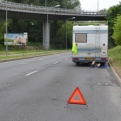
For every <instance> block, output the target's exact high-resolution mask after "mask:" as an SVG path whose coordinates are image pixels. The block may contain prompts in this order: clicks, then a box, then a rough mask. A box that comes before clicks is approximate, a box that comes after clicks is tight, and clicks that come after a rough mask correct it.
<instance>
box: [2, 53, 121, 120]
mask: <svg viewBox="0 0 121 121" xmlns="http://www.w3.org/2000/svg"><path fill="white" fill-rule="evenodd" d="M0 77H1V78H0V121H120V120H121V88H120V86H119V85H118V83H117V81H116V79H115V78H114V77H113V74H112V72H111V70H110V68H91V67H89V66H88V65H80V66H77V65H76V64H75V63H73V62H72V61H71V53H69V52H68V53H61V54H55V55H50V56H42V57H36V58H31V59H23V60H16V61H9V62H4V63H0ZM76 87H79V89H80V91H81V93H82V94H83V96H84V98H85V100H86V102H87V105H78V104H67V100H68V99H69V97H70V96H71V94H72V93H73V91H74V90H75V88H76Z"/></svg>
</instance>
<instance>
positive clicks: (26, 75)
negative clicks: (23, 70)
mask: <svg viewBox="0 0 121 121" xmlns="http://www.w3.org/2000/svg"><path fill="white" fill-rule="evenodd" d="M37 71H38V70H36V71H33V72H31V73H28V74H26V75H25V76H29V75H31V74H34V73H36V72H37Z"/></svg>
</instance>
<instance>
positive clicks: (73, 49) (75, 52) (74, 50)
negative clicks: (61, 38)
mask: <svg viewBox="0 0 121 121" xmlns="http://www.w3.org/2000/svg"><path fill="white" fill-rule="evenodd" d="M72 52H73V54H78V52H77V46H76V43H74V44H73V47H72Z"/></svg>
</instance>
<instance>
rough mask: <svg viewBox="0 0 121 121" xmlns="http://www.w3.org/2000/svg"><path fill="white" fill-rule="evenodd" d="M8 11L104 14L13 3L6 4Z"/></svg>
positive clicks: (2, 7) (2, 4) (3, 4)
mask: <svg viewBox="0 0 121 121" xmlns="http://www.w3.org/2000/svg"><path fill="white" fill-rule="evenodd" d="M0 9H1V10H6V2H4V1H1V2H0ZM7 10H8V11H19V12H20V11H21V12H27V13H38V14H39V13H43V14H58V15H59V14H66V15H70V14H72V15H98V16H101V15H105V14H106V13H105V12H97V11H86V10H81V9H80V10H74V9H64V8H55V7H45V6H36V5H28V4H22V3H15V2H7Z"/></svg>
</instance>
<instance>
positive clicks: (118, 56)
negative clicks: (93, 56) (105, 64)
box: [108, 46, 121, 77]
mask: <svg viewBox="0 0 121 121" xmlns="http://www.w3.org/2000/svg"><path fill="white" fill-rule="evenodd" d="M108 56H109V62H110V64H111V65H112V66H113V68H114V69H115V71H116V73H117V74H118V75H119V76H120V77H121V46H116V47H115V48H113V49H109V50H108Z"/></svg>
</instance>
